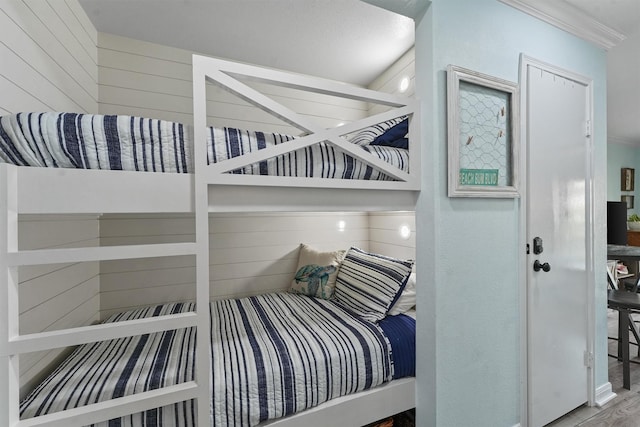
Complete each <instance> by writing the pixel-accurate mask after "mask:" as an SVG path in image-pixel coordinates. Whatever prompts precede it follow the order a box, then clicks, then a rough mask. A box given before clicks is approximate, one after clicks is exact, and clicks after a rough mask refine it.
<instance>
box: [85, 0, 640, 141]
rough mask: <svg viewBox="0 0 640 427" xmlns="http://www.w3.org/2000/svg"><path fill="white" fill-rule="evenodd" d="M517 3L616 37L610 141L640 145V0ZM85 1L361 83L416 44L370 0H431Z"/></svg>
mask: <svg viewBox="0 0 640 427" xmlns="http://www.w3.org/2000/svg"><path fill="white" fill-rule="evenodd" d="M501 1H503V0H501ZM505 2H506V1H505ZM514 2H515V3H524V4H527V5H528V7H529V8H542V9H544V10H543V11H544V12H545V14H547V15H549V16H551V17H553V16H554V15H557V16H560V15H563V16H564V18H566V17H567V16H573V15H581V16H585V17H588V18H589V19H590V20H591V21H592V25H595V26H596V27H597V28H598V29H599V30H601V31H603V32H604V33H605V34H607V35H610V34H612V35H614V39H615V42H614V43H611V44H610V45H608V46H607V47H608V48H609V50H608V53H607V57H608V65H607V66H608V71H607V73H608V77H607V93H608V95H607V104H608V105H607V111H608V135H609V141H612V142H620V143H627V144H634V145H638V146H640V101H639V100H640V79H639V76H640V72H639V71H638V70H640V0H517V1H516V0H512V1H511V2H510V3H514ZM80 3H81V4H82V6H83V7H84V9H85V11H86V12H87V14H88V15H89V17H90V19H91V21H92V22H93V23H94V25H95V26H96V28H97V29H98V31H101V32H106V33H112V34H118V35H122V36H125V37H131V38H134V39H139V40H145V41H149V42H153V43H159V44H163V45H167V46H173V47H177V48H182V49H188V50H192V51H196V52H199V53H203V54H208V55H212V56H217V57H222V58H227V59H232V60H235V61H240V62H248V63H253V64H257V65H263V66H268V67H274V68H280V69H285V70H289V71H294V72H299V73H304V74H311V75H316V76H320V77H326V78H331V79H335V80H340V81H345V82H349V83H353V84H358V85H365V86H366V85H367V84H368V83H370V82H371V81H372V80H373V79H374V78H375V77H377V76H378V75H379V74H380V73H381V72H382V71H384V70H385V69H386V68H387V67H388V66H389V65H391V64H392V63H393V62H394V61H395V60H396V59H397V58H399V57H400V56H401V55H402V54H403V53H405V52H406V51H407V50H408V49H409V48H410V47H411V46H412V45H413V42H414V24H413V20H412V19H411V18H408V17H407V16H403V15H400V14H396V13H392V12H389V11H386V10H384V9H382V8H380V7H376V6H374V5H382V6H384V5H385V4H388V5H392V6H391V7H390V9H392V10H394V11H396V12H399V13H403V14H404V15H408V16H416V15H417V14H419V13H420V11H422V10H423V9H424V7H425V5H426V4H428V2H427V1H424V0H392V1H391V0H364V1H360V0H109V1H104V0H80ZM369 3H371V4H369ZM150 10H152V11H153V14H152V15H150V14H149V11H150ZM407 11H409V13H407ZM556 12H557V13H556ZM614 44H615V45H614ZM611 46H613V47H611Z"/></svg>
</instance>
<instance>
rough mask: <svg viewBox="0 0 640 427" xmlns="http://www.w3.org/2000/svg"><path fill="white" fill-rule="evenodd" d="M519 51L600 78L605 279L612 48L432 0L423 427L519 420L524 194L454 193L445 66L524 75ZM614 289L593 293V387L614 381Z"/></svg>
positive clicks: (483, 5)
mask: <svg viewBox="0 0 640 427" xmlns="http://www.w3.org/2000/svg"><path fill="white" fill-rule="evenodd" d="M520 53H525V54H527V55H529V56H531V57H533V58H535V59H538V60H541V61H545V62H549V63H552V64H554V65H556V66H559V67H563V68H566V69H568V70H570V71H573V72H575V73H579V74H581V75H584V76H588V77H590V78H592V79H593V80H594V99H595V102H594V104H595V107H594V110H595V111H594V113H595V121H594V140H595V153H594V158H595V162H596V164H595V191H596V212H595V215H596V224H597V226H596V234H595V244H596V255H595V257H596V258H595V262H596V265H598V266H599V265H602V267H597V269H596V271H595V273H594V274H595V277H605V276H604V272H605V271H604V265H605V263H604V261H605V257H606V254H605V252H606V229H605V226H603V225H602V224H603V223H606V221H603V220H604V218H605V217H606V210H605V209H606V208H605V206H606V204H605V203H604V201H605V199H606V154H607V153H606V143H605V141H606V138H605V136H606V111H605V110H606V105H605V104H606V94H605V82H606V75H605V69H606V61H605V53H604V52H603V51H602V50H600V49H598V48H596V47H594V46H592V45H590V44H588V43H586V42H584V41H582V40H580V39H578V38H576V37H574V36H571V35H569V34H567V33H565V32H563V31H560V30H558V29H556V28H555V27H552V26H549V25H547V24H544V23H542V22H540V21H538V20H536V19H534V18H532V17H530V16H528V15H525V14H523V13H521V12H519V11H517V10H515V9H512V8H510V7H508V6H506V5H504V4H502V3H499V2H498V1H497V0H434V1H433V2H432V3H431V5H430V7H429V9H428V10H427V12H426V14H425V15H424V16H423V17H422V18H421V19H418V20H417V28H416V91H417V95H418V96H419V97H420V98H421V99H422V100H423V104H424V105H423V114H422V116H423V117H422V124H423V129H424V141H423V144H424V147H425V148H424V150H423V158H422V164H423V184H422V192H421V195H420V199H419V202H418V208H417V218H416V221H417V228H418V236H419V238H418V242H417V251H418V255H417V261H418V264H417V266H418V277H420V282H421V283H420V288H419V291H418V306H419V312H418V316H419V317H418V335H419V336H418V352H419V358H418V366H417V370H418V409H417V411H418V417H419V419H418V424H419V425H421V426H442V427H465V426H473V427H483V426H487V427H501V426H505V427H509V426H513V425H516V424H517V423H519V422H520V402H521V394H520V387H521V386H520V357H521V355H520V326H519V320H520V310H519V304H520V278H519V275H518V262H519V253H520V252H521V251H523V250H524V248H520V247H519V244H518V239H519V234H518V230H519V226H518V222H519V215H520V213H519V201H518V200H500V199H490V200H487V199H461V198H456V199H451V198H448V197H447V178H446V177H447V175H446V173H447V168H446V164H447V138H446V90H445V89H446V80H445V69H446V66H447V65H448V64H454V65H458V66H462V67H465V68H469V69H473V70H476V71H479V72H482V73H485V74H490V75H494V76H496V77H500V78H503V79H507V80H511V81H518V76H519V75H518V64H519V55H520ZM532 149H535V147H532ZM550 155H552V153H550ZM605 291H606V288H602V289H600V288H598V290H597V292H596V303H597V305H598V313H597V320H596V328H597V334H598V338H597V342H598V345H597V351H596V367H595V369H596V385H600V384H603V383H605V382H607V356H606V299H605V297H606V292H605Z"/></svg>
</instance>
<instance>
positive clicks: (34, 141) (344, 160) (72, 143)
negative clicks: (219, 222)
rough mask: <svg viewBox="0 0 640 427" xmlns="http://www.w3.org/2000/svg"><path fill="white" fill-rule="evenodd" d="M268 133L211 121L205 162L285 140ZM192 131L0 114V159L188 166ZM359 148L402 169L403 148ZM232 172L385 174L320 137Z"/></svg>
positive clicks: (127, 120) (79, 117)
mask: <svg viewBox="0 0 640 427" xmlns="http://www.w3.org/2000/svg"><path fill="white" fill-rule="evenodd" d="M293 138H294V137H293V136H288V135H281V134H276V133H266V132H255V131H244V130H238V129H232V128H214V127H211V128H209V129H208V132H207V158H208V161H209V163H216V162H221V161H223V160H226V159H229V158H232V157H237V156H240V155H242V154H245V153H248V152H252V151H256V150H260V149H264V148H266V147H270V146H273V145H277V144H281V143H283V142H286V141H289V140H291V139H293ZM192 141H193V132H192V129H191V128H190V127H189V126H185V125H182V124H180V123H176V122H170V121H166V120H158V119H147V118H141V117H132V116H111V115H93V114H75V113H56V112H46V113H18V114H13V115H9V116H3V117H0V161H3V162H6V163H12V164H16V165H20V166H39V167H62V168H81V169H111V170H130V171H151V172H178V173H191V172H192V171H193V142H192ZM362 148H363V149H365V150H367V151H369V152H370V153H372V154H374V155H376V156H377V157H379V158H381V159H383V160H385V161H386V162H388V163H390V164H392V165H394V166H396V167H398V168H400V169H401V170H404V171H407V170H408V167H409V161H408V160H409V157H408V151H407V150H402V149H398V148H392V147H382V146H364V147H362ZM234 173H243V174H261V175H277V176H297V177H315V178H340V179H366V180H389V179H391V178H390V177H389V176H387V175H385V174H383V173H381V172H379V171H377V170H376V169H373V168H371V167H370V166H368V165H366V164H364V163H363V162H361V161H359V160H356V159H355V158H353V157H352V156H349V155H347V154H345V153H344V152H342V151H341V150H339V149H337V148H336V147H334V146H333V145H332V144H328V143H325V142H322V143H319V144H314V145H313V146H311V147H307V148H304V149H300V150H296V151H294V152H292V153H288V154H285V155H281V156H278V157H275V158H272V159H269V160H267V161H264V162H260V163H258V164H255V165H251V166H248V167H245V168H242V169H239V170H236V171H234Z"/></svg>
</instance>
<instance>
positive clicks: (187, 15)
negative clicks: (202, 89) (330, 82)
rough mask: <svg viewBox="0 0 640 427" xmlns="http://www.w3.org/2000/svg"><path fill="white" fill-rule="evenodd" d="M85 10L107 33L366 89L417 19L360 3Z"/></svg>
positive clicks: (113, 0)
mask: <svg viewBox="0 0 640 427" xmlns="http://www.w3.org/2000/svg"><path fill="white" fill-rule="evenodd" d="M396 1H398V0H396ZM406 2H407V0H400V1H398V3H399V4H405V3H406ZM80 4H81V5H82V6H83V7H84V9H85V11H86V12H87V14H88V15H89V18H90V19H91V21H92V22H93V24H94V25H95V26H96V28H97V29H98V31H101V32H106V33H112V34H118V35H122V36H126V37H130V38H134V39H138V40H145V41H149V42H154V43H159V44H163V45H167V46H173V47H177V48H182V49H187V50H191V51H195V52H199V53H203V54H208V55H211V56H216V57H220V58H226V59H231V60H234V61H239V62H248V63H251V64H256V65H262V66H267V67H273V68H279V69H284V70H288V71H293V72H298V73H303V74H309V75H315V76H320V77H326V78H330V79H334V80H339V81H344V82H348V83H353V84H358V85H365V86H366V85H367V84H369V83H370V82H371V81H372V80H373V79H375V78H376V77H377V76H379V75H380V74H381V73H382V72H383V71H384V70H385V69H386V68H388V67H389V65H391V64H392V63H393V62H394V61H395V60H397V59H398V58H399V57H400V56H401V55H402V54H404V53H405V52H406V51H407V50H408V49H409V48H411V47H412V46H413V42H414V23H413V20H412V19H410V18H407V17H406V16H402V15H398V14H395V13H393V12H389V11H387V10H384V9H381V8H379V7H376V6H373V5H371V4H367V3H364V2H362V1H360V0H109V1H104V0H80ZM149 11H153V14H152V16H151V15H150V13H149Z"/></svg>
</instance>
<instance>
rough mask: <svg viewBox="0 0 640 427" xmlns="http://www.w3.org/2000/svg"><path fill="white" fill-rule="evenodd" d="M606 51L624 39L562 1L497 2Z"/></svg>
mask: <svg viewBox="0 0 640 427" xmlns="http://www.w3.org/2000/svg"><path fill="white" fill-rule="evenodd" d="M498 1H500V2H501V3H504V4H506V5H509V6H511V7H514V8H516V9H518V10H520V11H522V12H524V13H526V14H528V15H531V16H533V17H535V18H538V19H540V20H542V21H544V22H546V23H548V24H551V25H553V26H555V27H558V28H560V29H562V30H564V31H567V32H569V33H571V34H573V35H575V36H578V37H580V38H581V39H584V40H587V41H589V42H591V43H594V44H595V45H597V46H600V47H602V48H604V49H606V50H609V49H611V48H612V47H614V46H615V45H617V44H618V43H620V42H621V41H622V40H624V39H625V38H626V37H625V36H624V34H621V33H619V32H618V31H616V30H614V29H613V28H610V27H607V26H606V25H604V24H602V23H600V22H598V21H597V20H595V19H594V18H592V17H591V16H589V15H587V14H586V13H584V12H583V11H581V10H580V9H578V8H576V7H574V6H572V5H571V4H569V3H566V2H564V1H557V0H555V1H541V0H498Z"/></svg>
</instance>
